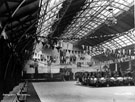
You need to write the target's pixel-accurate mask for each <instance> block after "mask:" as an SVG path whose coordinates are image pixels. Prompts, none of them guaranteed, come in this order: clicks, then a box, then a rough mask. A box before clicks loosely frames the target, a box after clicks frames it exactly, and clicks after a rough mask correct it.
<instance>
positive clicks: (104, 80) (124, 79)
mask: <svg viewBox="0 0 135 102" xmlns="http://www.w3.org/2000/svg"><path fill="white" fill-rule="evenodd" d="M75 78H76V80H77V82H79V83H81V84H82V85H89V86H97V87H100V86H101V87H102V86H121V85H135V82H134V78H133V77H132V75H131V74H130V73H128V74H124V75H120V74H119V73H117V72H77V73H75Z"/></svg>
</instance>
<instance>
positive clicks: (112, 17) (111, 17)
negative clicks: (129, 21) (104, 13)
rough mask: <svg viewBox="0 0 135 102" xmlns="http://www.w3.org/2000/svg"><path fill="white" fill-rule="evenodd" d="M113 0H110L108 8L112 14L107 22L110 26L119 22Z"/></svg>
mask: <svg viewBox="0 0 135 102" xmlns="http://www.w3.org/2000/svg"><path fill="white" fill-rule="evenodd" d="M112 3H113V0H110V1H109V4H110V8H109V9H108V11H109V12H110V15H109V17H107V19H106V21H105V23H106V24H107V25H108V26H113V25H115V24H117V19H116V18H115V15H114V9H113V5H112Z"/></svg>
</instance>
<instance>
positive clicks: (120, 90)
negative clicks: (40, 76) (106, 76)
mask: <svg viewBox="0 0 135 102" xmlns="http://www.w3.org/2000/svg"><path fill="white" fill-rule="evenodd" d="M32 84H33V86H34V89H35V90H36V92H37V95H38V96H39V99H40V101H41V102H135V86H126V87H125V86H119V87H102V88H95V87H90V86H82V85H79V84H77V83H76V82H75V81H67V82H34V83H32Z"/></svg>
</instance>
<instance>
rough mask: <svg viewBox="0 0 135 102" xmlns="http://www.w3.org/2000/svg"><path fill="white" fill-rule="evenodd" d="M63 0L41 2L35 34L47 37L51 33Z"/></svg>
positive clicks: (43, 0)
mask: <svg viewBox="0 0 135 102" xmlns="http://www.w3.org/2000/svg"><path fill="white" fill-rule="evenodd" d="M64 1H65V0H42V5H41V10H40V19H39V22H38V28H37V33H39V34H40V35H41V36H45V37H46V36H47V35H48V34H50V32H51V27H52V25H53V23H54V22H55V21H57V19H58V18H57V15H58V12H59V10H60V9H61V7H62V4H63V2H64Z"/></svg>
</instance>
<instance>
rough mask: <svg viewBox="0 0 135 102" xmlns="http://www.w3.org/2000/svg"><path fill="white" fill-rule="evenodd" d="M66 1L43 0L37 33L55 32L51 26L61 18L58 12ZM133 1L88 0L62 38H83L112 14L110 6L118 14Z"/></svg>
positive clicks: (47, 33) (125, 9)
mask: <svg viewBox="0 0 135 102" xmlns="http://www.w3.org/2000/svg"><path fill="white" fill-rule="evenodd" d="M64 1H65V0H43V1H42V7H41V11H40V19H39V23H38V29H37V33H40V35H43V36H47V35H49V34H51V32H53V31H52V29H51V27H52V25H53V23H54V22H55V21H57V19H59V17H58V12H59V10H60V9H61V8H62V4H63V2H64ZM133 2H134V0H86V1H85V5H84V6H83V8H82V10H81V11H80V12H78V13H77V16H75V17H74V19H73V20H72V22H71V24H70V25H68V26H67V27H66V28H65V30H64V31H63V34H62V35H61V38H67V37H72V38H73V37H75V38H82V37H84V36H86V35H90V34H91V33H92V32H93V31H94V30H96V29H97V28H98V27H99V26H100V25H101V24H102V23H104V22H105V21H106V19H107V17H109V16H110V15H111V13H110V11H109V9H110V8H113V14H114V15H115V16H118V15H119V14H121V13H122V12H123V11H127V10H128V9H129V8H130V7H131V6H132V5H133ZM73 40H74V39H73Z"/></svg>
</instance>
